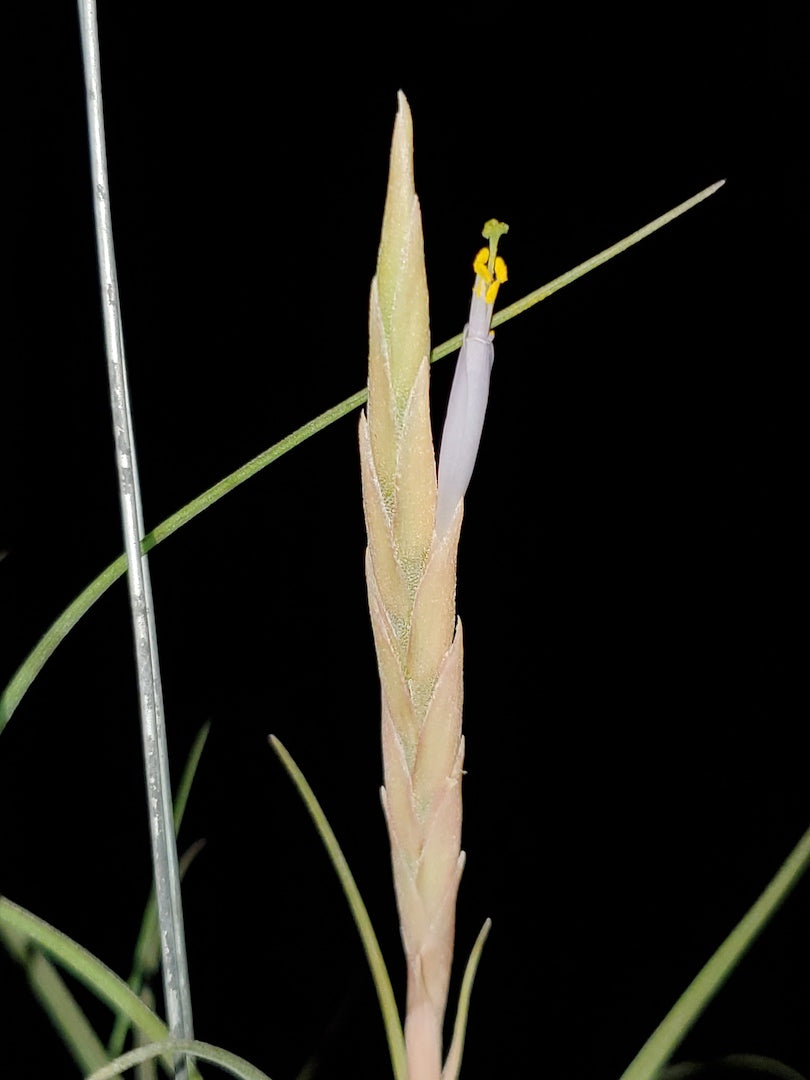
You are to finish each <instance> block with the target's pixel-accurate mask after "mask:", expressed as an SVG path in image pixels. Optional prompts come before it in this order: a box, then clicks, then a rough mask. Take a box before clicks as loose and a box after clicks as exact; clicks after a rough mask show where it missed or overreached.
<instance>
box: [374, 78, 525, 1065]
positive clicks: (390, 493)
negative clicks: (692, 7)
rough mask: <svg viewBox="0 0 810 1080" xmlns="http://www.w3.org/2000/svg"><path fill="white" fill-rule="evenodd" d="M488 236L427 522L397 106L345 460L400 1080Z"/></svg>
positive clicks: (483, 353) (418, 331)
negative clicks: (349, 456) (358, 518)
mask: <svg viewBox="0 0 810 1080" xmlns="http://www.w3.org/2000/svg"><path fill="white" fill-rule="evenodd" d="M499 229H500V231H501V232H503V231H505V227H503V226H499ZM497 235H499V233H498V234H497ZM497 235H496V236H495V239H494V241H493V244H492V248H491V249H488V248H485V249H483V250H482V252H480V253H479V255H478V257H477V258H476V261H475V270H476V284H475V290H474V294H473V303H472V308H471V312H470V322H469V324H468V327H467V330H466V332H465V341H464V348H463V349H462V352H461V357H460V359H459V363H458V369H457V373H456V382H457V383H458V389H457V388H456V386H455V385H454V387H453V396H452V399H451V408H450V410H449V412H448V420H447V425H446V427H445V436H444V440H445V444H446V450H445V449H443V451H442V453H443V459H442V461H443V463H442V466H441V467H440V481H439V489H440V491H439V499H440V501H441V504H442V506H443V509H442V512H441V513H442V517H441V521H440V522H439V521H437V517H436V515H437V480H436V464H435V458H434V453H433V440H432V435H431V427H430V411H429V394H428V372H429V363H430V336H429V325H428V296H427V281H426V275H425V263H424V251H423V240H422V223H421V214H420V210H419V200H418V199H417V197H416V193H415V189H414V183H413V134H412V125H411V115H410V110H409V108H408V103H407V101H406V100H405V98H404V96H403V95H402V94H400V95H399V111H398V113H397V119H396V124H395V127H394V137H393V143H392V147H391V164H390V172H389V180H388V192H387V196H386V204H385V212H384V216H383V230H382V238H381V241H380V250H379V256H378V261H377V273H376V276H375V278H374V280H373V281H372V285H371V301H370V313H369V376H368V409H367V415H363V416H361V418H360V457H361V469H362V480H363V507H364V511H365V518H366V530H367V534H368V548H367V552H366V579H367V584H368V599H369V610H370V613H371V623H372V628H373V632H374V643H375V648H376V652H377V664H378V668H379V673H380V684H381V689H382V751H383V771H384V778H385V786H384V788H383V789H382V802H383V810H384V813H385V819H386V823H387V826H388V833H389V837H390V842H391V861H392V865H393V874H394V886H395V891H396V897H397V907H398V910H399V917H400V928H401V934H402V941H403V947H404V951H405V957H406V961H407V972H408V989H407V1004H406V1017H405V1043H406V1052H407V1060H408V1075H409V1078H410V1080H440V1077H442V1075H443V1074H442V1026H443V1021H444V1013H445V1008H446V1002H447V989H448V984H449V979H450V967H451V963H452V957H453V939H454V933H455V908H456V895H457V892H458V886H459V881H460V878H461V872H462V868H463V865H464V854H463V852H462V851H461V774H462V763H463V759H464V739H463V737H462V734H461V706H462V696H463V689H462V635H461V624H460V622H457V621H456V613H455V589H456V553H457V549H458V537H459V530H460V528H461V517H462V497H463V493H464V488H465V487H466V484H467V481H468V480H469V476H470V473H471V472H472V465H473V461H474V459H475V453H476V450H477V446H478V440H479V438H480V434H481V425H482V423H483V412H484V406H485V404H486V392H487V387H488V383H489V369H490V367H491V364H492V343H491V334H490V330H489V326H490V319H491V317H492V303H493V301H494V299H495V294H496V293H497V290H498V286H499V284H500V283H501V282H502V281H505V280H506V267H505V266H504V264H503V261H502V260H500V259H498V258H497V257H496V254H495V250H494V248H495V243H496V242H497ZM481 387H483V401H481V400H480V395H481V389H480V388H481ZM445 454H446V460H447V464H445V463H444V461H445ZM454 1046H455V1044H454ZM459 1054H460V1047H458V1048H455V1049H451V1054H450V1059H448V1065H447V1068H446V1070H445V1074H444V1075H445V1078H446V1080H449V1078H450V1075H451V1074H452V1076H453V1077H454V1076H455V1072H456V1070H457V1061H458V1058H459ZM451 1059H452V1060H451Z"/></svg>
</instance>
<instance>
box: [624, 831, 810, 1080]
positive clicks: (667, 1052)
mask: <svg viewBox="0 0 810 1080" xmlns="http://www.w3.org/2000/svg"><path fill="white" fill-rule="evenodd" d="M808 864H810V829H808V830H807V832H806V833H805V834H804V836H802V838H801V840H800V841H799V842H798V844H797V845H796V847H795V848H794V849H793V851H791V853H790V855H788V857H787V859H786V860H785V862H784V863H783V864H782V866H781V867H780V868H779V870H778V871H777V873H776V876H775V877H774V878H773V880H772V881H771V882H770V884H769V885H768V887H767V888H766V889H765V891H764V892H763V893H762V895H761V896H760V897H759V899H758V900H756V901H755V902H754V904H753V905H752V907H751V908H750V910H749V911H748V912H747V913H746V914H745V915H744V916H743V917H742V919H741V920H740V922H739V923H738V924H737V925H736V926H735V927H734V929H733V930H732V931H731V933H730V934H729V935H728V937H727V938H726V940H725V941H724V942H723V944H722V945H721V946H720V948H719V949H718V950H717V952H715V954H714V955H713V956H712V957H711V959H710V960H709V961H708V963H706V965H705V966H704V967H703V968H702V969H701V971H700V972H698V974H697V975H696V976H695V978H694V979H693V980H692V982H691V983H690V984H689V986H688V987H687V988H686V990H685V991H684V992H683V994H681V996H680V997H679V998H678V1000H677V1001H676V1002H675V1004H674V1005H673V1007H672V1008H671V1009H670V1011H669V1012H668V1013H667V1015H666V1016H665V1017H664V1019H663V1020H662V1021H661V1023H660V1024H659V1025H658V1027H657V1028H656V1029H655V1031H654V1032H653V1033H652V1035H651V1036H650V1037H649V1039H648V1040H647V1042H646V1043H645V1044H644V1046H642V1048H641V1050H639V1052H638V1054H637V1055H636V1056H635V1058H634V1059H633V1061H632V1062H631V1063H630V1065H629V1066H628V1067H627V1069H626V1070H625V1071H624V1073H622V1077H621V1080H654V1078H655V1077H656V1076H657V1075H658V1073H659V1071H660V1070H661V1069H662V1068H663V1067H664V1065H666V1063H667V1061H668V1060H669V1058H670V1057H671V1056H672V1054H673V1053H674V1052H675V1050H676V1048H677V1047H678V1045H679V1043H680V1042H681V1041H682V1040H683V1039H684V1037H685V1036H686V1034H687V1032H688V1031H689V1029H690V1028H691V1027H692V1025H693V1024H694V1023H695V1021H696V1020H697V1018H698V1017H699V1016H700V1014H701V1013H702V1012H703V1010H704V1009H705V1008H706V1006H707V1005H708V1004H709V1002H710V1001H711V1000H712V998H713V997H714V995H715V994H716V993H717V991H718V990H719V989H720V987H721V986H722V985H723V983H724V982H725V981H726V979H727V978H728V977H729V975H730V974H731V972H732V971H733V970H734V968H735V967H736V965H737V964H738V963H739V962H740V960H741V959H742V957H743V955H744V954H745V952H746V950H747V949H748V948H749V946H750V945H751V944H752V942H753V941H754V940H755V938H756V937H757V935H758V934H759V933H760V931H761V930H762V929H763V927H764V926H765V925H766V924H767V922H768V920H769V919H770V918H771V916H772V915H773V914H774V912H775V911H776V910H777V908H778V907H779V905H780V904H781V903H782V902H783V900H784V899H785V898H786V897H787V895H788V893H789V892H790V891H791V889H792V888H793V886H794V885H795V884H796V882H797V881H798V880H799V878H800V877H801V876H802V874H803V873H804V871H805V870H806V869H807V866H808Z"/></svg>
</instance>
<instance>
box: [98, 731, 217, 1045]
mask: <svg viewBox="0 0 810 1080" xmlns="http://www.w3.org/2000/svg"><path fill="white" fill-rule="evenodd" d="M210 727H211V725H210V724H207V723H206V724H203V726H202V727H201V728H200V730H199V732H198V733H197V738H196V739H195V740H194V744H193V746H192V748H191V751H190V753H189V756H188V758H187V760H186V764H185V768H184V769H183V775H182V776H181V778H180V783H179V785H178V787H177V794H176V796H175V799H174V831H175V834H177V833H178V832H179V831H180V825H181V823H182V821H183V815H184V813H185V810H186V804H187V803H188V797H189V793H190V792H191V785H192V784H193V782H194V777H195V775H196V773H197V766H198V765H199V763H200V757H201V756H202V752H203V748H204V747H205V742H206V739H207V738H208V732H209V730H210ZM204 844H205V842H204V841H202V840H198V841H197V842H196V843H195V844H192V845H191V847H190V848H189V849H188V851H187V852H186V853H185V854H184V855H183V857H182V858H181V859H180V880H181V881H182V880H183V878H184V877H185V875H186V871H187V870H188V868H189V866H190V865H191V863H192V862H193V861H194V859H195V858H196V857H197V855H198V854H199V853H200V851H201V850H202V848H203V847H204ZM159 963H160V938H159V932H158V918H157V903H156V901H155V890H154V886H153V888H152V891H151V892H150V894H149V899H148V901H147V903H146V908H145V910H144V913H143V918H142V920H141V927H140V930H139V932H138V940H137V942H136V945H135V952H134V955H133V959H132V971H131V972H130V975H129V979H128V980H127V982H128V985H129V986H130V988H131V989H132V990H133V992H134V993H136V994H139V993H140V991H141V987H142V986H143V984H144V981H145V980H146V979H148V978H149V977H150V975H152V974H153V973H154V972H155V971H157V969H158V965H159ZM128 1030H129V1020H128V1018H127V1017H126V1016H125V1015H124V1014H123V1013H119V1014H118V1016H117V1017H116V1020H115V1026H114V1027H113V1030H112V1034H111V1035H110V1041H109V1044H108V1050H109V1053H110V1054H111V1055H113V1056H115V1055H116V1054H120V1053H121V1051H122V1050H123V1048H124V1040H125V1039H126V1036H127V1031H128Z"/></svg>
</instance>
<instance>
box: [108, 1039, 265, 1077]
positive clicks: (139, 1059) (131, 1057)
mask: <svg viewBox="0 0 810 1080" xmlns="http://www.w3.org/2000/svg"><path fill="white" fill-rule="evenodd" d="M174 1054H189V1055H191V1056H192V1057H195V1058H199V1059H200V1060H201V1061H207V1062H209V1063H210V1064H211V1065H218V1066H219V1067H220V1068H221V1069H224V1070H225V1072H229V1073H230V1074H231V1075H232V1076H236V1077H239V1080H270V1077H269V1076H268V1075H267V1073H265V1072H262V1070H261V1069H257V1068H256V1066H255V1065H251V1063H250V1062H249V1061H245V1059H244V1058H241V1057H238V1056H237V1055H236V1054H232V1053H231V1052H230V1051H229V1050H223V1048H222V1047H221V1046H213V1045H212V1044H211V1043H206V1042H199V1041H198V1040H197V1039H182V1040H178V1039H164V1040H162V1041H161V1042H158V1043H149V1044H147V1045H146V1046H139V1047H138V1048H137V1049H135V1050H130V1051H128V1052H127V1053H126V1054H122V1055H121V1057H119V1058H116V1059H115V1061H111V1062H110V1063H109V1065H105V1066H104V1067H103V1068H101V1069H98V1070H97V1071H96V1072H94V1073H92V1074H91V1075H90V1076H88V1077H87V1080H112V1078H113V1077H114V1076H118V1074H119V1073H120V1072H123V1071H124V1070H125V1069H131V1068H132V1067H133V1065H141V1064H142V1063H143V1062H144V1061H150V1060H151V1059H152V1058H156V1057H165V1056H166V1055H174Z"/></svg>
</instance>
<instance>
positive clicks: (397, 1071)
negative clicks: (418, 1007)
mask: <svg viewBox="0 0 810 1080" xmlns="http://www.w3.org/2000/svg"><path fill="white" fill-rule="evenodd" d="M270 745H271V746H272V747H273V749H274V750H275V752H276V754H277V755H278V757H279V759H280V760H281V763H282V765H283V766H284V768H285V769H286V770H287V772H288V774H289V776H290V779H291V780H292V782H293V783H294V784H295V786H296V787H297V788H298V794H299V795H300V796H301V798H302V799H303V800H304V804H305V806H306V808H307V810H308V811H309V815H310V817H311V818H312V820H313V822H314V823H315V828H316V829H317V830H318V835H319V836H320V838H321V840H322V841H323V843H324V846H325V847H326V850H327V852H328V854H329V858H330V859H331V861H332V866H334V868H335V872H336V873H337V876H338V878H339V879H340V884H341V885H342V886H343V892H344V893H345V894H346V899H347V900H348V902H349V907H350V908H351V912H352V917H353V918H354V922H355V925H356V927H357V930H358V932H359V934H360V938H361V939H362V942H363V948H364V949H365V953H366V958H367V959H368V964H369V967H370V968H371V975H372V978H373V979H374V986H375V987H376V990H377V998H378V1000H379V1002H380V1009H381V1010H382V1014H383V1022H384V1024H385V1034H386V1037H387V1039H388V1050H389V1053H390V1055H391V1066H392V1068H393V1070H394V1076H395V1077H396V1080H408V1064H407V1057H406V1053H405V1038H404V1036H403V1034H402V1024H401V1023H400V1019H399V1012H398V1010H397V1003H396V1000H395V998H394V991H393V989H392V987H391V979H390V978H389V975H388V969H387V968H386V966H385V960H384V959H383V955H382V952H381V950H380V945H379V942H378V941H377V935H376V934H375V933H374V927H373V926H372V925H371V919H370V918H369V914H368V911H367V910H366V905H365V904H364V903H363V898H362V897H361V895H360V890H359V889H358V888H357V885H356V883H355V880H354V877H353V876H352V872H351V870H350V869H349V864H348V863H347V862H346V858H345V856H344V854H343V852H342V851H341V850H340V845H339V844H338V842H337V838H336V836H335V834H334V832H332V828H331V826H330V824H329V822H328V821H327V820H326V815H325V814H324V812H323V810H322V809H321V806H320V804H319V802H318V800H317V799H316V798H315V794H314V792H313V790H312V788H311V787H310V786H309V784H308V783H307V781H306V778H305V777H304V774H303V773H302V772H301V770H300V769H299V768H298V766H297V765H296V764H295V762H294V761H293V759H292V758H291V757H290V754H289V753H288V751H287V750H286V749H285V748H284V746H283V745H282V744H281V743H280V742H279V740H278V739H277V738H276V737H275V735H271V736H270Z"/></svg>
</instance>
